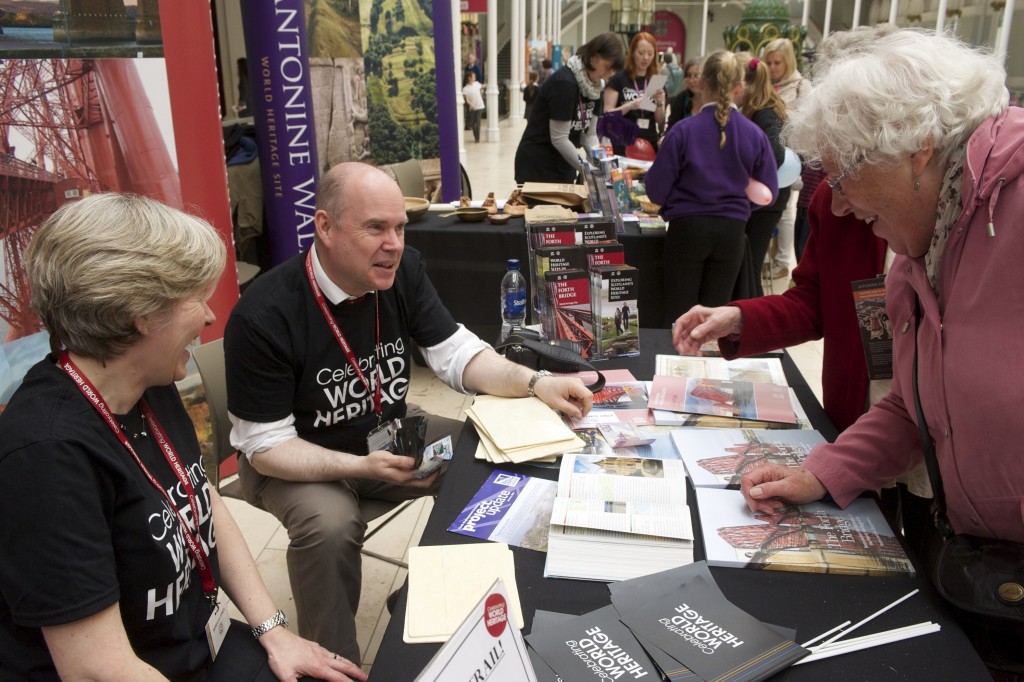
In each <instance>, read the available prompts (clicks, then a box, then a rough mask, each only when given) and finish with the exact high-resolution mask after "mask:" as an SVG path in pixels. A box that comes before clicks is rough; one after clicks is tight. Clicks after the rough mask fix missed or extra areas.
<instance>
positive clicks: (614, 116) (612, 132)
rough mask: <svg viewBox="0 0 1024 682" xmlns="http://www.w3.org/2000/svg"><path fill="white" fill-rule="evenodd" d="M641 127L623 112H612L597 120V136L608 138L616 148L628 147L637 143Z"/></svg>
mask: <svg viewBox="0 0 1024 682" xmlns="http://www.w3.org/2000/svg"><path fill="white" fill-rule="evenodd" d="M639 134H640V126H638V125H637V124H636V123H635V122H633V120H632V119H628V118H626V117H625V116H623V115H622V112H621V111H610V112H608V113H605V114H602V115H601V118H599V119H597V136H598V137H607V138H608V139H609V140H611V142H612V144H613V145H615V146H616V147H628V146H629V145H631V144H633V142H635V141H636V138H637V135H639Z"/></svg>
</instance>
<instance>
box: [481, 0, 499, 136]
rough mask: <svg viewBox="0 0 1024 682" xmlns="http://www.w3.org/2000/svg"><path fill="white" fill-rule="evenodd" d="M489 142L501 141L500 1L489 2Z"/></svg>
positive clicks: (487, 78)
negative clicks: (499, 87)
mask: <svg viewBox="0 0 1024 682" xmlns="http://www.w3.org/2000/svg"><path fill="white" fill-rule="evenodd" d="M484 81H486V83H487V141H488V142H497V141H498V140H500V139H501V132H500V130H499V128H498V0H487V76H486V77H485V78H484Z"/></svg>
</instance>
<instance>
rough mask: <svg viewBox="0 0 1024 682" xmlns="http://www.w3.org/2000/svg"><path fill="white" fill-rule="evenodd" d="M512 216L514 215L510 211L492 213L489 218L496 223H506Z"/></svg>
mask: <svg viewBox="0 0 1024 682" xmlns="http://www.w3.org/2000/svg"><path fill="white" fill-rule="evenodd" d="M511 217H512V215H511V214H509V213H491V214H490V215H488V216H487V220H489V221H491V222H492V223H493V224H495V225H504V224H505V223H507V222H508V220H509V218H511Z"/></svg>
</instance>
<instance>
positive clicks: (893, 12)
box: [889, 0, 900, 24]
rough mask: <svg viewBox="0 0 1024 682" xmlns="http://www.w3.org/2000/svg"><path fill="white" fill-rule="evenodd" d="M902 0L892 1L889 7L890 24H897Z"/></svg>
mask: <svg viewBox="0 0 1024 682" xmlns="http://www.w3.org/2000/svg"><path fill="white" fill-rule="evenodd" d="M899 7H900V0H892V4H891V5H889V23H890V24H895V23H896V17H897V16H899Z"/></svg>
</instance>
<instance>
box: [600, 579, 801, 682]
mask: <svg viewBox="0 0 1024 682" xmlns="http://www.w3.org/2000/svg"><path fill="white" fill-rule="evenodd" d="M613 604H614V605H615V608H616V609H617V610H618V612H619V615H620V616H621V618H622V621H623V622H624V623H626V624H627V625H628V626H629V628H630V629H631V630H632V631H633V632H635V633H636V634H637V636H638V637H645V638H647V639H649V640H650V641H651V642H652V643H653V644H654V645H655V646H657V647H659V648H661V649H664V650H665V652H666V653H668V654H669V655H670V656H671V657H672V658H674V659H676V660H678V661H680V662H682V663H683V664H684V665H686V666H687V667H688V668H690V669H691V670H692V671H693V672H695V673H696V674H697V675H699V676H700V677H702V678H703V679H705V680H714V682H740V681H743V682H755V681H756V680H763V679H766V678H768V677H770V676H771V675H773V674H775V673H777V672H778V671H780V670H782V669H784V668H787V667H789V666H790V665H792V664H793V663H795V662H796V661H798V660H799V659H801V658H803V657H804V656H806V655H807V654H808V653H810V652H808V651H807V650H806V649H804V648H803V647H800V646H799V645H797V644H796V642H794V641H792V639H787V638H785V637H782V636H780V635H779V634H777V633H776V632H775V631H773V630H772V629H771V628H769V627H768V626H767V625H765V624H763V623H762V622H760V621H759V620H757V619H756V618H754V617H753V616H751V615H750V614H748V613H746V612H745V611H743V610H741V609H739V608H737V607H736V606H734V605H733V604H732V603H730V602H729V601H728V600H726V599H724V598H723V597H722V596H721V593H720V592H718V590H717V589H716V588H715V587H714V585H713V582H709V581H708V580H706V579H705V578H704V577H702V576H696V577H694V578H693V579H692V580H688V581H686V582H684V583H683V584H681V585H679V586H677V587H675V588H673V589H672V590H671V591H669V592H667V593H664V594H661V595H658V594H652V595H651V597H650V598H647V599H622V598H613Z"/></svg>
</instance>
